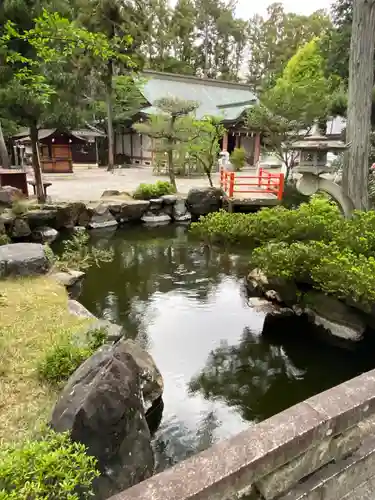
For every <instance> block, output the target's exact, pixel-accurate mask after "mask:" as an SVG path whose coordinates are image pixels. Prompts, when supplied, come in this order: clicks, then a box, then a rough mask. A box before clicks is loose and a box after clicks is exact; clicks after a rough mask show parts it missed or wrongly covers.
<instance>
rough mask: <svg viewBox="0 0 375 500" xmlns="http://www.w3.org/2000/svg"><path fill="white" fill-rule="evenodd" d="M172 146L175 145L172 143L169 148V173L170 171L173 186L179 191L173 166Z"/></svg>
mask: <svg viewBox="0 0 375 500" xmlns="http://www.w3.org/2000/svg"><path fill="white" fill-rule="evenodd" d="M172 147H173V146H172V144H170V145H169V149H168V173H169V180H170V182H171V184H172V186H173V187H174V188H175V190H176V191H177V186H176V176H175V174H174V166H173V149H172Z"/></svg>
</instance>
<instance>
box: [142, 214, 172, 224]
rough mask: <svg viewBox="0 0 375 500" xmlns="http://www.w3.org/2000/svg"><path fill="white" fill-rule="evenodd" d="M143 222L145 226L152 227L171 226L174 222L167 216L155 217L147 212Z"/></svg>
mask: <svg viewBox="0 0 375 500" xmlns="http://www.w3.org/2000/svg"><path fill="white" fill-rule="evenodd" d="M141 221H142V222H144V223H145V224H149V225H150V226H151V225H152V226H163V225H165V224H169V223H170V222H171V221H172V218H171V216H170V215H167V214H159V215H155V214H152V213H151V212H146V213H145V215H143V217H142V219H141Z"/></svg>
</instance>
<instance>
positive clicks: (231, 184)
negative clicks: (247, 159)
mask: <svg viewBox="0 0 375 500" xmlns="http://www.w3.org/2000/svg"><path fill="white" fill-rule="evenodd" d="M229 175H230V177H229V198H232V197H233V193H234V172H231V173H230V174H229Z"/></svg>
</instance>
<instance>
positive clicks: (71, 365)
mask: <svg viewBox="0 0 375 500" xmlns="http://www.w3.org/2000/svg"><path fill="white" fill-rule="evenodd" d="M90 355H91V349H90V348H88V347H77V346H74V345H72V344H71V343H66V344H62V345H56V346H55V347H53V348H52V350H51V351H49V352H47V354H46V356H45V358H44V359H43V360H42V361H41V362H40V363H39V365H38V376H39V378H40V379H41V380H42V381H44V382H47V383H49V384H51V385H53V386H59V385H60V384H61V382H65V381H66V380H68V378H69V377H70V376H71V375H72V374H73V373H74V372H75V371H76V370H77V368H78V367H79V366H80V365H81V364H82V363H83V362H84V361H86V359H87V358H89V357H90Z"/></svg>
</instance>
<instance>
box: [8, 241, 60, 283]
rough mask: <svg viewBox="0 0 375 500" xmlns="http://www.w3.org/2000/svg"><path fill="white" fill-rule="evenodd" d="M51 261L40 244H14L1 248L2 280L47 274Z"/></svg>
mask: <svg viewBox="0 0 375 500" xmlns="http://www.w3.org/2000/svg"><path fill="white" fill-rule="evenodd" d="M51 264H52V263H51V261H50V260H49V258H48V254H47V252H46V250H45V248H44V246H43V245H40V244H39V243H13V244H10V245H2V246H0V278H3V277H7V276H35V275H41V274H46V273H47V272H48V271H49V270H50V268H51Z"/></svg>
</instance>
